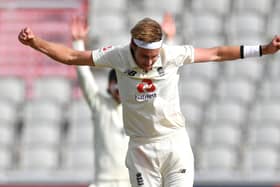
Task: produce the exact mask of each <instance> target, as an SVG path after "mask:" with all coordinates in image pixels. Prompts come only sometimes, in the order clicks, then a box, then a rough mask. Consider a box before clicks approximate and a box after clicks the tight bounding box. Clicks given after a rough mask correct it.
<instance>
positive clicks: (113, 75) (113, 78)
mask: <svg viewBox="0 0 280 187" xmlns="http://www.w3.org/2000/svg"><path fill="white" fill-rule="evenodd" d="M108 81H109V82H111V81H116V82H118V80H117V74H116V71H115V70H114V69H111V70H110V72H109V77H108Z"/></svg>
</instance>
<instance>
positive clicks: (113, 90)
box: [107, 69, 121, 103]
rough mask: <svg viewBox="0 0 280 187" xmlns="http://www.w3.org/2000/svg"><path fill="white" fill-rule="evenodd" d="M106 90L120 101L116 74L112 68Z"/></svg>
mask: <svg viewBox="0 0 280 187" xmlns="http://www.w3.org/2000/svg"><path fill="white" fill-rule="evenodd" d="M107 91H108V93H109V94H110V95H111V96H112V97H113V98H114V99H115V100H116V101H117V102H118V103H121V100H120V95H119V88H118V80H117V75H116V71H115V70H114V69H112V70H111V71H110V72H109V76H108V88H107Z"/></svg>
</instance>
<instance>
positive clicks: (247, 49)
mask: <svg viewBox="0 0 280 187" xmlns="http://www.w3.org/2000/svg"><path fill="white" fill-rule="evenodd" d="M279 49H280V36H275V37H274V38H273V39H272V41H271V42H270V43H269V44H267V45H261V46H220V47H213V48H195V57H194V61H195V62H209V61H227V60H235V59H239V58H246V57H254V56H255V57H257V56H261V55H268V54H274V53H276V52H277V51H278V50H279Z"/></svg>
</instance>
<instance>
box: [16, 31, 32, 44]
mask: <svg viewBox="0 0 280 187" xmlns="http://www.w3.org/2000/svg"><path fill="white" fill-rule="evenodd" d="M34 38H35V35H34V34H33V32H32V30H31V29H30V28H28V27H26V28H24V29H22V30H21V31H20V33H19V35H18V39H19V41H20V42H21V43H23V44H24V45H29V46H31V45H32V44H33V41H34Z"/></svg>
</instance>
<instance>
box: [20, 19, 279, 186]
mask: <svg viewBox="0 0 280 187" xmlns="http://www.w3.org/2000/svg"><path fill="white" fill-rule="evenodd" d="M18 38H19V40H20V42H21V43H23V44H25V45H28V46H30V47H32V48H34V49H36V50H38V51H39V52H41V53H44V54H45V55H48V56H49V57H51V58H53V59H54V60H56V61H58V62H60V63H64V64H67V65H90V66H97V67H110V68H114V69H115V70H116V72H117V77H118V85H119V91H120V97H121V101H122V104H123V120H124V127H125V131H126V134H127V135H128V136H129V137H130V142H129V148H128V153H127V158H126V164H127V167H128V169H129V175H130V182H131V185H132V186H133V187H137V186H140V187H191V186H193V177H194V159H193V154H192V150H191V147H190V143H189V138H188V135H187V133H186V130H185V121H184V117H183V115H182V113H181V111H180V107H179V106H180V101H179V93H178V92H179V91H178V81H179V74H178V69H179V68H180V67H182V66H183V65H185V64H191V63H199V62H209V61H226V60H234V59H239V58H247V57H258V56H262V55H266V54H274V53H276V52H277V51H278V50H279V48H280V36H275V37H274V38H273V39H272V41H271V42H270V43H269V44H267V45H262V46H261V45H257V46H247V45H245V46H243V45H242V46H218V47H212V48H194V47H193V46H190V45H180V46H170V45H165V44H163V43H162V40H163V32H162V28H161V26H160V24H159V23H157V22H156V21H154V20H152V19H150V18H144V19H142V20H140V21H139V22H138V23H137V24H136V25H135V26H134V27H133V28H132V29H131V41H130V43H129V44H125V45H120V46H116V47H109V48H101V49H97V50H93V51H76V50H73V49H71V48H68V47H66V46H63V45H60V44H57V43H53V42H48V41H46V40H43V39H42V38H40V37H38V36H36V35H35V34H34V33H33V32H32V30H31V29H30V28H24V29H22V30H21V32H20V33H19V36H18ZM190 91H191V90H190Z"/></svg>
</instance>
